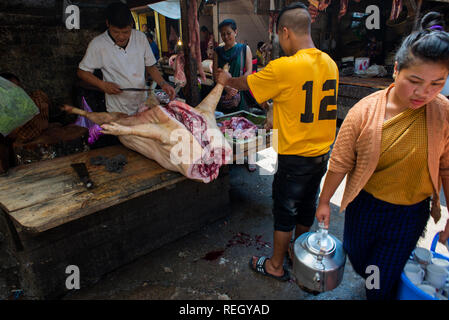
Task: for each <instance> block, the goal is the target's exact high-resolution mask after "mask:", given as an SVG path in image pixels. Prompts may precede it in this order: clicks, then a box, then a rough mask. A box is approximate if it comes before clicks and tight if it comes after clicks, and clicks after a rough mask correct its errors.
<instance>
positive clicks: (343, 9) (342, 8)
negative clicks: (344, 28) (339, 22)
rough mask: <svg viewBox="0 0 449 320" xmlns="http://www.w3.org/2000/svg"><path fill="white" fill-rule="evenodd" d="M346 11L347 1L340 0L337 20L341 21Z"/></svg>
mask: <svg viewBox="0 0 449 320" xmlns="http://www.w3.org/2000/svg"><path fill="white" fill-rule="evenodd" d="M347 10H348V0H340V12H339V13H338V19H341V17H343V16H344V15H345V14H346V11H347Z"/></svg>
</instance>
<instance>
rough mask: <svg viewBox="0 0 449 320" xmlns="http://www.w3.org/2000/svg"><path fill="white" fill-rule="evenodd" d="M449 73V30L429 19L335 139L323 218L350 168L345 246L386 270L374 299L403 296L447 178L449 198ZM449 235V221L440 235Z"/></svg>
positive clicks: (361, 267) (355, 260)
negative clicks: (385, 83)
mask: <svg viewBox="0 0 449 320" xmlns="http://www.w3.org/2000/svg"><path fill="white" fill-rule="evenodd" d="M424 18H425V17H424ZM426 21H427V20H426V19H423V20H422V25H423V26H424V25H425V23H426ZM448 74H449V34H448V33H446V32H445V31H443V30H442V28H439V27H438V25H436V24H431V25H426V28H425V29H422V30H420V31H418V32H414V33H412V34H411V35H409V36H408V37H407V38H406V39H405V40H404V41H403V42H402V44H401V47H400V48H399V50H398V52H397V53H396V62H395V67H394V75H393V77H394V79H395V80H394V83H393V84H391V85H390V86H389V87H388V88H387V89H385V90H381V91H377V92H375V93H373V94H371V95H369V96H368V97H365V98H364V99H362V100H360V101H359V102H358V103H357V104H356V105H355V106H354V107H353V108H352V109H351V110H350V111H349V113H348V115H347V116H346V118H345V120H344V122H343V124H342V126H341V129H340V131H339V134H338V137H337V140H336V142H335V146H334V148H333V151H332V155H331V158H330V160H329V169H328V173H327V176H326V179H325V182H324V186H323V189H322V192H321V195H320V201H319V205H318V208H317V211H316V218H317V220H318V221H319V222H324V224H325V226H328V225H329V221H330V199H331V197H332V196H333V194H334V193H335V190H336V189H337V188H338V186H339V185H340V183H341V182H342V180H343V179H344V177H345V176H347V182H346V187H345V191H344V195H343V199H342V202H341V207H340V211H343V210H345V209H346V214H345V226H344V239H343V246H344V248H345V250H346V252H347V254H348V257H349V259H350V261H351V263H352V265H353V267H354V270H355V271H356V272H357V273H358V274H359V275H361V276H362V277H364V278H367V277H368V276H370V275H371V274H372V271H371V273H366V272H367V267H368V266H375V267H377V268H378V269H377V270H378V271H379V276H380V277H379V280H380V283H379V287H377V286H375V288H373V289H368V288H367V289H366V296H367V299H370V300H371V299H394V298H395V296H396V288H397V284H398V280H399V278H400V275H401V272H402V270H403V267H404V265H405V263H406V261H407V259H408V257H409V256H410V254H411V252H412V250H413V249H414V248H415V246H416V243H417V241H418V239H419V237H420V235H421V234H422V233H423V231H424V228H425V226H426V224H427V220H428V218H429V215H431V216H432V217H433V219H434V220H435V222H437V221H438V220H439V219H440V217H441V213H440V204H439V191H440V189H441V185H442V186H443V190H444V194H445V196H446V199H449V101H448V100H447V99H446V98H445V97H444V96H443V95H441V94H439V93H440V91H441V89H442V88H443V86H444V83H445V81H446V78H447V76H448ZM431 197H432V200H430V199H431ZM430 202H432V209H430ZM448 236H449V228H448V223H446V229H445V231H443V232H442V233H441V234H440V241H441V242H444V241H446V240H447V238H448ZM368 270H373V269H371V268H369V269H368ZM374 270H375V269H374Z"/></svg>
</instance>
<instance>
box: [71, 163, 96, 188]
mask: <svg viewBox="0 0 449 320" xmlns="http://www.w3.org/2000/svg"><path fill="white" fill-rule="evenodd" d="M71 166H72V168H73V169H75V171H76V173H77V174H78V177H79V178H80V179H81V182H82V183H83V184H84V185H85V186H86V188H87V189H92V188H93V187H94V183H93V182H92V181H91V180H90V178H89V172H88V171H87V168H86V164H85V163H84V162H81V163H72V164H71Z"/></svg>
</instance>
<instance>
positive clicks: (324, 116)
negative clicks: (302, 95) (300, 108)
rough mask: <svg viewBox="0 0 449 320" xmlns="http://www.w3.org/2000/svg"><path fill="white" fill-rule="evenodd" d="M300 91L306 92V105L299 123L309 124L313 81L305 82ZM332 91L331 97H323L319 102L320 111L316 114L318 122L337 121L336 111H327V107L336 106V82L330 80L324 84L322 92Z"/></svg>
mask: <svg viewBox="0 0 449 320" xmlns="http://www.w3.org/2000/svg"><path fill="white" fill-rule="evenodd" d="M302 89H303V90H304V91H305V92H306V104H305V109H304V113H301V122H304V123H311V122H313V117H314V113H313V111H312V97H313V81H307V82H306V83H304V85H303V86H302ZM328 90H334V94H333V95H332V96H325V97H324V98H323V99H321V102H320V111H319V114H318V120H334V119H337V110H336V109H335V110H328V109H327V108H328V106H331V105H337V80H335V79H330V80H327V81H326V82H324V84H323V90H322V91H328Z"/></svg>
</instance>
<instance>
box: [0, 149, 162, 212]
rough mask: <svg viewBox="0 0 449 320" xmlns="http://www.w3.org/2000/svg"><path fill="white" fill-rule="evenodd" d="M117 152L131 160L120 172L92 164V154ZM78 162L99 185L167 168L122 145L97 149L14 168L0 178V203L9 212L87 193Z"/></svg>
mask: <svg viewBox="0 0 449 320" xmlns="http://www.w3.org/2000/svg"><path fill="white" fill-rule="evenodd" d="M118 154H123V155H125V156H126V158H127V161H128V164H127V165H125V167H124V169H123V171H122V172H121V173H120V174H118V173H110V172H108V171H106V169H105V168H104V167H103V166H93V165H91V164H90V158H91V157H97V156H100V155H103V156H105V157H108V158H110V157H113V156H116V155H118ZM76 162H85V163H86V166H87V168H88V171H89V175H90V177H91V180H92V181H93V182H94V184H95V185H96V186H97V187H100V186H101V185H104V184H109V185H112V184H114V183H117V181H116V180H118V181H120V180H122V179H124V181H126V180H125V178H128V177H129V176H133V175H138V174H140V173H141V172H142V171H149V172H151V173H152V174H153V175H157V174H161V173H162V172H166V171H167V170H166V169H164V168H162V167H161V166H160V165H159V164H157V163H156V162H154V161H152V160H149V159H147V158H145V157H143V156H142V155H140V154H138V153H137V152H134V151H132V150H129V149H127V148H125V147H123V146H121V145H118V146H112V147H107V148H102V149H95V150H92V151H89V152H83V153H79V154H74V155H70V156H67V157H61V158H58V159H53V160H49V161H43V162H38V163H33V164H30V165H25V166H20V167H17V168H14V169H11V170H10V172H9V174H8V176H7V177H1V178H0V206H1V207H2V208H4V210H5V211H6V212H9V213H10V212H13V211H17V210H20V209H23V208H26V207H29V206H33V205H37V204H39V203H44V202H46V201H49V200H51V199H54V198H56V197H63V196H66V195H73V194H76V193H82V192H86V188H85V187H84V186H83V185H82V184H81V182H80V180H79V178H78V176H77V174H76V173H75V171H74V170H73V168H72V167H71V166H70V164H71V163H76ZM94 190H95V188H94Z"/></svg>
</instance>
